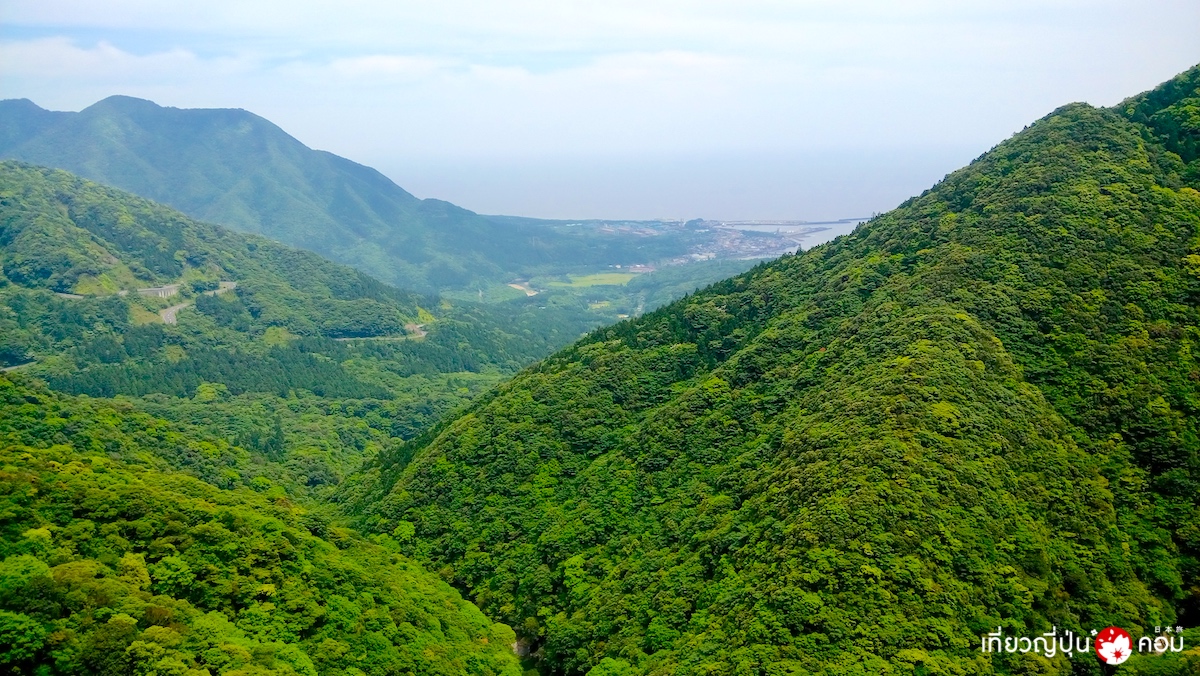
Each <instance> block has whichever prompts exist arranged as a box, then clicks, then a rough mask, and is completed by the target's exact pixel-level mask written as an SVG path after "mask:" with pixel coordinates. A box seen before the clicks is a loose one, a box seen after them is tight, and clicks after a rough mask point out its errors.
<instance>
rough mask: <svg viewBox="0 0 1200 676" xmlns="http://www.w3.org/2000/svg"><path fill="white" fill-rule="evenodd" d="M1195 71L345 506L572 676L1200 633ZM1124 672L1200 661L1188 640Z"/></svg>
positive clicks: (491, 400) (574, 364) (643, 334)
mask: <svg viewBox="0 0 1200 676" xmlns="http://www.w3.org/2000/svg"><path fill="white" fill-rule="evenodd" d="M1198 105H1200V67H1197V68H1194V69H1192V70H1190V71H1188V72H1186V73H1184V74H1182V75H1180V76H1179V77H1178V78H1176V79H1174V80H1172V81H1171V82H1169V83H1167V84H1165V85H1163V86H1162V87H1160V88H1158V89H1156V90H1154V91H1152V92H1149V93H1147V94H1144V95H1141V96H1139V97H1135V98H1133V99H1130V100H1129V101H1126V102H1124V103H1122V104H1121V105H1119V106H1117V107H1115V108H1113V109H1098V108H1094V107H1092V106H1088V105H1084V104H1072V105H1068V106H1065V107H1063V108H1061V109H1059V110H1056V111H1054V112H1053V113H1051V114H1050V115H1048V116H1046V117H1045V118H1043V119H1041V120H1038V121H1037V122H1036V123H1034V124H1033V125H1031V126H1030V127H1029V128H1027V129H1026V130H1025V131H1023V132H1021V133H1019V134H1017V135H1015V136H1014V137H1013V138H1011V139H1009V140H1007V141H1005V142H1003V143H1001V144H1000V145H998V146H997V147H996V148H994V149H993V150H991V151H990V152H988V153H986V154H985V155H983V156H982V157H980V158H979V159H978V160H976V161H975V162H973V163H972V164H971V165H970V166H968V167H966V168H964V169H962V170H959V171H957V172H955V173H953V174H951V175H949V176H948V177H946V179H945V180H943V181H942V182H940V183H939V184H938V185H936V186H934V187H933V188H932V189H930V190H929V191H927V192H926V193H924V194H922V195H921V196H919V197H916V198H913V199H911V200H909V201H907V202H906V203H904V204H903V205H901V206H900V207H899V208H898V209H896V210H894V211H892V212H890V213H888V214H885V215H883V216H880V217H878V218H875V219H873V220H872V221H871V222H869V223H867V224H865V225H863V226H862V227H860V228H859V229H858V230H857V231H856V232H855V233H854V234H852V235H848V236H844V237H841V238H839V239H837V240H835V241H834V242H833V243H830V244H826V245H823V246H820V247H817V248H815V249H813V250H811V251H808V252H805V253H803V254H798V255H794V256H786V257H784V258H782V259H780V260H778V261H775V262H771V263H767V264H763V265H760V266H758V267H756V268H755V269H754V270H752V271H750V272H748V273H746V274H743V275H740V276H738V277H735V278H733V279H730V280H727V281H725V282H721V283H718V284H715V285H713V286H712V287H710V288H708V289H706V290H704V291H702V292H699V293H696V294H694V295H692V296H690V297H688V298H686V299H684V300H681V301H678V302H676V303H674V304H672V305H669V306H667V307H665V308H663V309H661V310H658V311H656V312H653V313H651V314H648V315H646V316H644V317H642V318H640V319H637V320H631V321H628V322H622V323H621V324H618V325H616V326H613V327H610V328H605V329H600V330H597V331H596V332H594V333H592V334H591V335H590V336H589V337H588V338H587V339H585V340H583V341H581V342H579V343H577V344H576V345H574V346H573V347H571V348H569V349H567V350H565V351H563V352H561V353H559V354H557V355H555V356H554V357H551V358H549V359H547V360H545V361H543V362H542V363H541V364H539V365H538V366H536V367H534V368H531V369H528V370H526V371H525V372H523V373H521V374H520V375H518V376H517V377H516V378H514V379H513V380H512V381H510V382H508V383H506V384H504V385H502V386H501V387H499V388H498V389H497V390H495V391H493V392H492V393H491V394H490V395H488V396H487V397H485V398H484V399H483V400H481V401H479V402H477V403H476V404H475V405H474V406H473V407H472V408H471V409H470V410H468V411H467V412H465V413H464V414H463V415H461V416H459V417H457V418H456V419H454V420H452V421H450V422H448V423H446V424H445V425H443V426H442V427H441V428H439V429H438V430H437V433H435V434H434V433H431V434H428V435H427V436H425V437H423V438H421V439H420V440H419V441H418V443H417V444H416V445H417V446H418V448H417V450H416V451H415V452H414V450H413V448H412V445H409V446H408V447H406V448H405V449H404V451H403V452H402V453H397V454H395V455H392V454H389V453H386V452H385V453H383V454H381V455H380V457H379V460H378V462H377V463H376V464H375V465H374V466H373V467H372V468H371V469H370V471H368V472H366V473H365V474H363V475H362V476H360V477H358V478H357V479H356V480H355V481H354V482H352V483H348V484H343V499H345V500H346V501H347V502H348V504H349V506H350V508H351V510H352V511H354V512H355V513H356V514H357V515H358V523H359V524H360V525H361V526H362V527H363V528H365V529H367V530H369V531H374V532H384V533H387V532H392V531H394V530H397V529H400V530H402V531H405V532H408V531H414V532H415V537H413V538H412V539H411V540H408V541H407V542H406V543H405V545H404V551H405V552H407V553H410V554H411V555H413V556H415V557H417V558H418V559H419V560H422V561H425V562H426V563H427V564H428V565H429V566H431V567H434V568H436V569H438V570H440V571H442V573H443V574H444V575H446V576H448V578H449V579H451V580H452V581H453V583H454V584H455V585H456V586H458V587H459V588H460V589H463V590H464V591H465V592H466V593H467V594H468V596H469V597H470V598H472V599H474V600H475V601H476V602H477V603H478V604H479V605H480V607H481V608H482V609H483V610H484V612H486V613H488V614H490V615H491V616H492V617H495V618H497V619H499V620H501V621H504V622H506V623H508V624H510V625H512V626H513V627H514V628H515V629H516V630H517V633H518V635H519V637H520V638H521V640H522V642H524V643H525V644H527V645H528V646H529V648H530V650H532V651H534V653H535V654H536V655H538V656H539V657H540V660H541V662H540V666H541V668H542V670H543V671H544V673H555V674H583V673H589V671H590V673H591V674H593V675H595V674H614V673H621V674H627V673H628V674H631V673H649V674H751V673H754V674H768V673H770V674H782V673H797V674H828V675H831V676H832V675H833V674H879V673H896V674H991V673H1002V674H1034V673H1076V674H1100V673H1102V671H1101V669H1102V667H1101V666H1100V665H1099V664H1098V663H1096V662H1095V661H1092V660H1090V659H1089V660H1078V659H1076V660H1071V659H1070V658H1068V657H1067V656H1065V655H1059V656H1057V657H1055V658H1054V659H1051V660H1047V659H1044V658H1041V657H1037V656H1034V655H1030V654H1026V655H1020V654H1017V655H999V656H995V657H994V659H993V656H985V655H982V654H981V653H980V652H979V649H978V646H979V639H980V637H981V636H982V635H984V634H986V633H987V632H990V631H995V630H996V629H997V628H998V627H999V628H1001V629H1002V630H1003V631H1005V632H1008V633H1009V634H1013V633H1016V634H1020V635H1029V634H1041V633H1044V632H1049V631H1052V629H1053V628H1055V627H1057V628H1060V629H1065V628H1073V629H1078V630H1083V631H1086V630H1088V629H1091V628H1096V629H1100V628H1103V627H1106V626H1108V625H1112V624H1115V625H1118V626H1122V627H1125V628H1127V629H1129V630H1130V631H1132V632H1134V633H1135V635H1136V633H1137V632H1142V633H1153V632H1154V631H1155V629H1154V628H1155V627H1156V626H1162V625H1182V626H1187V627H1193V629H1192V630H1190V632H1189V633H1188V634H1187V635H1186V636H1187V641H1188V645H1191V646H1195V645H1196V642H1197V641H1198V640H1200V634H1197V630H1196V629H1194V627H1195V626H1196V625H1197V623H1198V622H1200V430H1198V429H1197V425H1198V424H1200V364H1198V363H1197V361H1196V357H1195V355H1194V352H1195V350H1196V346H1197V343H1198V341H1200V192H1198V191H1197V188H1200V159H1198V158H1197V147H1198V145H1197V143H1198V141H1200V117H1197V115H1196V111H1197V110H1198V109H1200V108H1198ZM1122 669H1123V670H1124V673H1144V674H1150V673H1155V674H1158V673H1162V674H1167V673H1171V674H1183V673H1198V672H1200V654H1197V652H1196V650H1195V649H1193V650H1191V651H1190V652H1188V653H1184V654H1172V655H1167V656H1163V657H1156V656H1137V657H1136V658H1135V659H1134V660H1131V661H1130V662H1129V663H1127V664H1126V665H1125V666H1124V667H1122Z"/></svg>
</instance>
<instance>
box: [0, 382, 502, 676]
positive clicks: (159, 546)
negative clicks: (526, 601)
mask: <svg viewBox="0 0 1200 676" xmlns="http://www.w3.org/2000/svg"><path fill="white" fill-rule="evenodd" d="M172 449H191V451H192V452H193V453H194V454H196V455H198V456H200V457H219V455H220V454H219V452H218V447H217V446H215V445H214V443H213V442H212V441H211V440H208V439H205V438H203V437H197V436H192V435H191V434H188V433H183V432H181V431H179V430H178V429H176V428H175V427H174V426H172V425H171V424H169V423H167V422H165V421H163V420H159V419H155V418H152V417H150V416H148V415H145V414H139V413H135V412H133V411H132V410H130V409H129V408H128V407H127V406H123V405H121V404H112V403H106V402H99V401H95V400H78V399H71V398H68V397H63V396H60V395H55V394H52V393H49V392H47V391H45V390H38V389H34V388H30V387H28V386H24V385H18V384H15V383H13V382H12V381H11V380H9V379H7V378H5V377H2V376H0V668H2V669H4V670H5V672H6V673H30V674H32V673H37V674H97V675H103V676H110V675H113V674H146V675H149V674H162V675H165V674H178V675H188V676H201V675H203V674H209V675H211V676H216V675H217V674H229V675H242V674H245V675H249V674H263V675H267V674H281V675H284V674H298V675H309V676H315V675H316V674H318V673H320V674H346V675H347V676H349V675H350V674H362V673H366V674H408V673H412V674H430V675H433V674H438V675H444V676H452V675H458V674H479V675H481V676H482V675H499V674H506V675H509V676H515V675H516V674H519V673H520V670H519V668H518V666H517V663H516V660H515V658H514V657H513V655H512V653H511V650H510V649H509V645H508V644H510V643H511V642H512V641H513V637H512V632H511V630H510V629H508V628H507V627H505V626H503V625H498V624H493V623H492V622H491V621H489V620H488V619H487V618H485V617H484V616H483V615H482V614H481V613H480V612H479V611H478V609H476V608H475V607H474V606H472V605H470V604H469V603H466V602H464V601H463V600H462V599H461V597H459V596H458V594H457V592H455V591H454V590H452V589H451V588H450V587H449V586H447V585H446V584H445V583H444V582H442V581H440V580H439V579H437V578H436V577H435V576H433V575H431V574H429V573H428V572H426V571H424V570H422V569H421V568H420V567H419V566H417V565H416V564H414V563H412V562H411V561H409V560H408V559H406V558H404V557H403V556H400V555H398V554H397V552H396V545H395V543H394V542H393V541H392V540H391V539H390V538H377V543H372V542H368V541H365V540H363V539H361V538H359V537H358V536H356V535H355V534H354V533H352V532H350V531H347V530H345V529H342V528H338V527H336V526H334V525H331V524H330V523H329V522H328V521H327V520H325V519H323V518H321V517H320V515H318V514H315V513H312V512H308V511H306V510H304V509H302V508H300V507H298V506H296V505H295V504H293V503H292V502H291V501H289V500H288V499H287V498H286V497H283V496H282V495H280V494H278V493H273V492H272V491H267V492H266V493H264V494H260V493H257V492H255V491H252V490H250V489H247V488H241V489H239V490H236V491H230V490H221V489H218V488H215V487H213V486H212V485H210V484H207V483H204V482H202V481H199V480H197V479H194V478H192V477H190V476H186V475H184V474H180V473H178V472H177V471H176V468H177V467H178V466H179V465H180V463H181V462H183V463H186V456H180V455H176V454H175V452H174V451H173V450H172ZM268 483H269V482H268Z"/></svg>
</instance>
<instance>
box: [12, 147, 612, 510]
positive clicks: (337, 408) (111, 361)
mask: <svg viewBox="0 0 1200 676" xmlns="http://www.w3.org/2000/svg"><path fill="white" fill-rule="evenodd" d="M223 284H224V285H225V286H224V288H223V287H222V285H223ZM230 284H236V286H233V287H232V288H230V286H229V285H230ZM164 288H169V289H171V290H173V291H175V293H174V295H171V296H169V297H165V298H158V297H154V296H144V295H142V294H141V293H139V292H138V289H164ZM538 300H541V304H538V303H537V302H534V301H538ZM546 304H547V303H546V302H545V301H544V300H542V299H529V300H528V301H518V302H515V303H506V304H503V305H495V306H478V305H472V304H470V303H464V302H455V303H454V304H453V305H451V304H449V303H447V302H444V301H442V300H439V299H438V298H436V297H425V296H418V295H415V294H412V293H409V292H403V291H398V290H396V289H394V288H392V287H389V286H387V285H384V284H382V283H380V282H378V281H376V280H374V279H372V278H370V277H367V276H366V275H365V274H363V273H361V272H358V271H355V270H353V269H351V268H348V267H345V266H341V265H337V264H334V263H330V262H328V261H325V260H323V259H321V258H320V257H319V256H317V255H315V254H312V253H309V252H304V251H298V250H295V249H291V248H289V247H285V246H283V245H280V244H277V243H274V242H271V241H269V240H266V239H264V238H262V237H258V236H253V235H244V234H239V233H235V232H231V231H229V230H226V229H224V228H220V227H218V226H213V225H207V224H203V223H198V222H196V221H193V220H191V219H189V218H187V217H185V216H183V215H182V214H180V213H179V212H176V211H174V210H172V209H168V208H166V207H163V206H161V205H157V204H154V203H152V202H148V201H146V200H143V199H141V198H137V197H134V196H132V195H129V194H127V193H123V192H121V191H118V190H115V189H112V188H106V187H103V186H100V185H97V184H95V183H91V182H88V181H85V180H82V179H80V178H78V177H75V176H72V175H70V174H67V173H66V172H62V171H56V170H51V169H43V168H38V167H32V166H29V165H24V164H20V163H16V162H11V161H10V162H2V163H0V367H6V368H12V367H15V368H17V369H19V370H20V371H21V372H22V373H26V374H29V375H31V376H35V377H38V378H41V379H43V380H45V381H46V382H47V383H49V384H50V385H51V386H52V387H53V388H55V389H58V390H61V391H65V392H69V393H75V394H88V395H91V396H100V397H112V396H118V395H127V396H135V397H141V398H140V399H137V400H135V404H136V405H137V406H139V407H141V408H144V409H146V410H152V411H153V412H154V413H155V415H159V416H163V417H167V418H170V419H172V420H174V421H176V422H177V423H179V424H182V425H197V426H199V427H198V428H197V429H199V428H209V429H217V430H219V433H220V435H221V436H223V437H225V438H226V439H227V440H228V441H229V442H230V443H232V444H236V445H238V446H240V447H241V448H243V449H245V450H246V451H249V452H251V457H253V458H258V459H259V460H264V461H269V462H267V464H266V465H262V464H261V463H259V464H255V465H254V466H249V465H247V464H246V463H242V462H240V461H239V463H237V466H236V467H228V468H226V474H225V475H224V476H223V478H218V477H216V476H213V475H206V476H204V477H203V478H205V479H206V480H209V481H214V482H216V483H218V484H219V485H229V486H232V485H235V484H245V483H246V482H248V481H250V480H251V479H253V478H254V477H256V476H260V475H263V473H264V472H265V473H266V475H267V476H268V478H271V479H272V480H274V481H277V482H280V483H281V485H284V486H287V487H289V490H292V491H293V492H295V491H296V490H300V491H302V492H312V491H317V492H319V491H321V490H325V489H327V488H329V487H332V486H333V485H335V484H336V483H337V482H338V481H340V480H341V478H342V477H343V476H345V475H347V474H348V473H350V472H352V471H354V470H357V469H358V468H359V466H360V465H361V463H362V461H363V459H364V458H365V457H369V456H371V455H372V454H374V453H375V452H377V451H378V450H379V449H381V448H384V447H391V446H398V445H400V444H401V443H402V440H403V439H406V438H411V437H413V436H415V435H417V434H419V433H420V432H421V431H422V430H423V429H425V428H427V427H428V426H429V425H431V424H432V423H433V422H434V421H435V420H436V419H437V418H438V416H440V415H441V414H443V413H444V412H447V411H449V410H452V409H453V408H455V407H457V406H460V405H463V404H464V403H466V402H467V401H468V400H470V398H472V397H473V396H475V395H476V394H478V393H479V392H481V391H483V390H486V389H487V388H488V387H490V386H492V385H494V384H496V383H498V382H500V380H501V379H503V378H504V377H506V375H508V374H510V373H512V372H515V371H516V370H517V369H519V368H520V367H522V366H525V365H526V364H528V363H530V362H532V361H533V360H535V359H537V358H539V357H541V356H543V355H545V354H548V353H550V352H551V351H553V350H554V349H556V348H558V347H560V346H562V345H564V344H566V343H568V342H570V341H571V340H573V339H576V338H578V337H579V336H580V335H581V333H582V332H583V330H584V329H585V328H587V327H590V326H593V325H594V324H593V322H594V321H595V318H594V317H592V316H591V315H590V314H589V313H588V312H587V310H586V307H579V306H574V305H570V304H563V305H560V306H557V307H553V308H551V309H543V306H545V305H546ZM168 308H175V310H174V319H175V322H176V323H174V324H168V323H165V322H164V321H163V316H162V313H164V312H166V311H167V309H168Z"/></svg>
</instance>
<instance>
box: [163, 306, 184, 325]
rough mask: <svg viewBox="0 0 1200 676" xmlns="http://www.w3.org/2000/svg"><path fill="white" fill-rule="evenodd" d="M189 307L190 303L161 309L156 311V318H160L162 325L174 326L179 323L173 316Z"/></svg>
mask: <svg viewBox="0 0 1200 676" xmlns="http://www.w3.org/2000/svg"><path fill="white" fill-rule="evenodd" d="M189 305H191V303H190V302H187V303H180V304H179V305H172V306H171V307H168V308H163V309H161V310H159V311H158V316H159V317H161V318H162V320H163V324H174V323H176V322H177V321H179V320H178V319H177V318H176V317H175V315H176V314H178V312H179V311H180V310H182V309H183V308H185V307H187V306H189Z"/></svg>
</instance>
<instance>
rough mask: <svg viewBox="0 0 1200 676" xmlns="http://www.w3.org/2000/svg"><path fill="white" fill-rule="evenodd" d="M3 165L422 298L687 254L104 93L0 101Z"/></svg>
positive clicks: (225, 119)
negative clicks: (524, 220)
mask: <svg viewBox="0 0 1200 676" xmlns="http://www.w3.org/2000/svg"><path fill="white" fill-rule="evenodd" d="M0 157H4V158H12V159H19V160H23V161H27V162H31V163H34V164H39V165H45V166H51V167H56V168H60V169H65V170H68V171H71V172H73V173H76V174H79V175H80V176H83V177H84V178H89V179H92V180H95V181H99V182H102V183H106V184H109V185H112V186H116V187H118V188H121V189H123V190H128V191H130V192H133V193H136V194H138V195H141V196H143V197H146V198H149V199H152V200H155V201H158V202H162V203H164V204H168V205H170V206H172V207H175V208H176V209H179V210H181V211H183V212H185V213H187V214H188V215H190V216H192V217H193V218H197V219H200V220H204V221H209V222H213V223H219V224H222V225H225V226H228V227H232V228H235V229H237V230H242V231H246V232H253V233H259V234H262V235H265V236H267V237H270V238H272V239H275V240H278V241H281V242H284V243H286V244H289V245H291V246H296V247H301V248H305V249H310V250H313V251H316V252H318V253H321V254H322V255H325V256H328V257H330V258H332V259H334V260H336V261H338V262H341V263H345V264H348V265H353V266H355V267H357V268H359V269H360V270H363V271H365V272H367V273H368V274H371V275H372V276H374V277H377V278H379V279H381V280H383V281H385V282H388V283H391V284H394V285H396V286H399V287H402V288H406V289H414V290H417V291H423V292H427V291H433V290H441V289H448V288H461V287H464V286H467V285H470V284H471V283H472V282H478V281H480V280H488V281H491V282H493V283H494V282H501V283H507V282H508V281H510V280H511V278H512V277H513V276H517V275H519V274H522V272H524V273H526V274H527V273H528V272H529V270H530V269H531V268H535V267H537V266H541V265H545V264H547V263H550V262H554V263H557V264H560V265H561V264H600V265H608V264H611V263H634V262H644V261H646V260H649V259H651V258H655V257H658V255H665V254H669V255H680V254H683V253H686V251H685V250H684V249H682V248H680V247H679V246H678V245H675V244H672V243H667V244H666V245H665V246H666V247H667V248H666V249H664V250H663V252H659V254H658V255H652V254H650V253H647V247H652V245H653V246H660V248H661V245H660V244H659V243H650V244H648V243H646V242H632V243H631V242H618V241H615V240H614V241H608V240H603V241H601V240H596V241H590V240H589V241H588V242H586V245H585V243H584V242H582V241H581V240H580V238H579V237H570V236H565V235H563V234H561V233H557V232H555V231H553V230H551V229H549V228H544V227H538V226H532V225H528V224H524V225H522V224H510V223H507V222H495V221H491V220H489V219H487V218H484V217H481V216H479V215H477V214H475V213H472V212H470V211H467V210H465V209H461V208H459V207H456V206H454V205H453V204H450V203H448V202H443V201H439V200H433V199H426V200H421V199H417V198H416V197H413V196H412V195H411V194H409V193H408V192H406V191H404V190H403V189H401V188H400V187H399V186H397V185H396V184H394V183H393V182H392V181H390V180H389V179H388V178H386V177H385V176H383V175H382V174H380V173H379V172H377V171H375V170H374V169H371V168H369V167H365V166H363V165H360V164H356V163H354V162H351V161H349V160H347V159H344V158H342V157H338V156H337V155H333V154H331V153H327V152H322V151H317V150H313V149H311V148H308V147H307V146H305V145H304V144H302V143H300V142H299V141H298V140H296V139H295V138H293V137H291V136H289V135H288V134H287V133H285V132H284V131H283V130H282V129H280V128H279V127H277V126H275V125H274V124H272V123H270V122H268V121H267V120H265V119H263V118H261V117H258V116H257V115H254V114H252V113H249V112H246V111H244V110H230V109H212V110H205V109H196V110H191V109H178V108H163V107H160V106H157V105H155V104H154V103H152V102H150V101H144V100H140V99H135V98H130V97H126V96H113V97H109V98H107V99H104V100H103V101H100V102H98V103H96V104H94V105H92V106H91V107H89V108H86V109H84V110H83V111H81V112H79V113H62V112H51V111H47V110H43V109H41V108H39V107H37V106H36V105H34V104H33V103H32V102H30V101H27V100H6V101H0ZM672 247H674V248H672ZM677 249H678V250H677Z"/></svg>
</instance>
